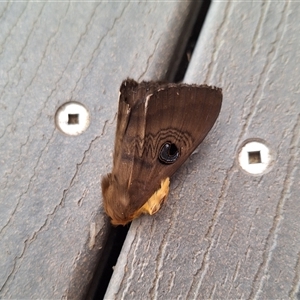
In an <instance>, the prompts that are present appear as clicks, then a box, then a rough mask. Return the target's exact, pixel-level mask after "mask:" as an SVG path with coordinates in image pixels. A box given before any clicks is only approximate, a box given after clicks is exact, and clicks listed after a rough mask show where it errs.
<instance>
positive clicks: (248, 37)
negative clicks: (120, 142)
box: [106, 1, 300, 299]
mask: <svg viewBox="0 0 300 300" xmlns="http://www.w3.org/2000/svg"><path fill="white" fill-rule="evenodd" d="M299 14H300V6H299V4H298V3H295V2H287V1H280V2H276V3H275V2H264V1H262V2H253V3H249V2H240V3H239V2H237V1H227V2H216V3H213V4H212V6H211V9H210V11H209V15H208V17H207V21H206V23H205V26H204V28H203V30H202V32H201V36H200V40H199V41H198V45H197V48H196V50H195V53H194V56H193V58H192V61H191V63H190V67H189V70H188V72H187V75H186V81H187V82H193V83H207V84H214V85H217V86H220V87H222V88H223V93H224V100H223V107H222V110H221V114H220V117H219V119H218V121H217V123H216V125H215V127H214V129H213V130H212V131H211V133H209V135H208V136H207V138H206V139H205V141H204V142H203V144H202V145H201V146H200V147H199V148H198V151H197V153H195V154H194V155H192V156H191V158H190V160H189V161H188V162H187V163H186V164H185V165H184V166H182V168H181V169H180V170H179V171H178V173H177V174H176V176H174V178H173V180H172V184H171V194H170V196H169V199H168V201H167V203H166V205H165V206H164V207H163V209H162V210H161V211H160V212H159V213H158V214H157V215H155V216H154V217H150V216H144V217H142V218H140V219H138V220H136V221H134V222H133V223H132V225H131V228H130V231H129V234H128V236H127V239H126V241H125V244H124V247H123V249H122V253H121V255H120V257H119V260H118V262H117V265H116V267H115V271H114V274H113V277H112V280H111V282H110V285H109V288H108V291H107V293H106V298H107V299H288V298H299V272H300V259H299V253H300V230H299V229H300V218H299V211H300V202H299V195H300V190H299V189H300V184H299V183H300V182H299V181H300V174H299V173H300V172H299V163H300V162H299V158H300V157H299V149H300V145H299V144H300V141H299V139H300V115H299V113H300V100H299V76H300V73H299V67H298V66H299V64H300V55H299V53H300V52H299V45H300V44H299V25H298V24H299ZM248 138H261V139H264V140H265V141H266V142H267V143H268V144H269V145H270V147H271V149H273V150H274V152H275V154H276V159H275V163H274V165H273V168H272V169H271V171H270V172H269V173H267V174H264V175H263V176H251V175H248V174H246V173H245V172H243V171H241V169H240V168H239V166H238V163H237V160H236V158H237V152H238V148H239V146H240V145H241V144H242V143H243V142H244V141H245V140H246V139H248Z"/></svg>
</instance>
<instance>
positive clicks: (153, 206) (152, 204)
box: [135, 177, 170, 216]
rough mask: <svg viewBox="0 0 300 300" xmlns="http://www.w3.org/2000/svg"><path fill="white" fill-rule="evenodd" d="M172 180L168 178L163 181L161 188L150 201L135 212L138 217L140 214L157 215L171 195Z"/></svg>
mask: <svg viewBox="0 0 300 300" xmlns="http://www.w3.org/2000/svg"><path fill="white" fill-rule="evenodd" d="M169 185H170V178H169V177H167V178H165V179H163V180H162V181H161V184H160V188H159V189H158V190H157V191H156V192H155V193H154V194H153V195H152V196H151V197H150V198H149V199H148V201H147V202H146V203H145V204H144V205H143V206H142V207H141V208H140V209H139V210H138V211H136V212H135V215H136V216H139V215H140V214H142V213H143V214H149V215H153V214H155V213H157V212H158V211H159V210H160V208H161V206H162V204H163V203H164V201H165V200H166V198H167V196H168V194H169Z"/></svg>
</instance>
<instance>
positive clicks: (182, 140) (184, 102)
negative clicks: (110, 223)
mask: <svg viewBox="0 0 300 300" xmlns="http://www.w3.org/2000/svg"><path fill="white" fill-rule="evenodd" d="M221 104H222V91H221V89H217V88H214V87H209V86H206V85H202V86H197V85H186V84H180V85H178V84H176V85H175V84H167V85H165V86H161V87H159V88H157V89H156V90H151V91H150V92H149V91H148V93H146V94H145V97H144V99H143V100H142V101H140V102H139V104H138V105H135V106H134V107H133V109H132V111H131V116H130V121H129V124H128V128H127V133H129V132H130V134H125V136H124V141H125V145H126V144H127V146H126V147H128V148H130V149H131V151H132V154H133V157H132V158H131V159H132V160H131V162H132V164H131V167H132V168H131V171H130V179H129V185H128V193H129V198H130V200H131V206H132V207H136V208H140V207H141V206H143V205H144V203H145V202H146V201H147V200H148V198H150V197H151V195H152V194H153V193H154V192H155V191H156V190H157V189H158V188H159V187H160V183H161V180H163V179H165V178H166V177H170V176H171V175H172V174H173V173H174V172H175V171H176V170H177V169H178V168H179V167H180V166H181V165H182V164H183V163H184V162H185V161H186V159H187V158H188V157H189V155H190V154H191V153H192V152H193V151H194V150H195V149H196V147H197V146H198V145H199V144H200V143H201V141H202V140H203V139H204V138H205V136H206V135H207V134H208V132H209V131H210V129H211V128H212V127H213V125H214V123H215V121H216V119H217V117H218V115H219V112H220V109H221ZM136 126H138V127H139V128H136ZM166 142H169V143H172V144H174V145H176V147H177V149H178V150H179V154H180V155H179V158H178V159H177V160H176V161H175V162H174V163H172V164H163V163H161V162H160V161H159V159H158V157H159V153H160V151H161V148H162V147H163V145H164V144H165V143H166ZM129 145H131V146H129ZM133 145H134V146H133ZM132 147H133V148H132Z"/></svg>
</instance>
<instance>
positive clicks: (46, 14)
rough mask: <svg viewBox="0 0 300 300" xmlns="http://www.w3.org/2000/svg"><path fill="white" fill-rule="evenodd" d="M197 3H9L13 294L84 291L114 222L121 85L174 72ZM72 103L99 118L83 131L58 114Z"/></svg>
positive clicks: (5, 238)
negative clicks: (107, 193)
mask: <svg viewBox="0 0 300 300" xmlns="http://www.w3.org/2000/svg"><path fill="white" fill-rule="evenodd" d="M197 7H199V3H196V4H195V3H191V2H189V3H188V2H172V3H154V2H149V3H146V2H140V3H137V2H132V3H130V2H126V1H123V2H107V1H104V2H102V3H101V2H98V1H96V2H93V3H76V2H61V3H51V2H49V3H46V2H40V3H29V2H27V3H26V2H22V3H14V2H6V3H4V2H3V3H1V4H0V28H1V33H0V43H1V51H0V72H1V76H0V80H1V81H0V90H1V92H0V99H1V100H0V108H1V122H0V132H1V134H0V136H1V140H0V142H1V147H0V151H1V153H0V157H1V168H0V172H1V176H0V180H1V183H0V184H1V197H0V206H1V207H0V297H1V298H11V299H12V298H14V299H15V298H30V299H35V298H47V299H50V298H52V299H53V298H63V297H66V296H68V298H72V299H73V298H74V299H75V298H81V297H83V296H84V294H85V292H86V289H87V285H88V284H89V282H90V279H91V277H92V275H93V272H94V268H95V266H96V265H97V261H98V259H99V258H100V257H101V255H102V254H103V252H102V251H103V249H104V246H105V241H106V237H107V234H108V233H109V228H110V225H109V224H108V219H107V217H106V216H105V215H104V213H103V209H102V207H101V205H100V204H101V191H100V177H101V175H103V174H105V173H107V172H109V171H110V169H111V165H112V151H113V141H114V132H115V116H116V111H117V99H118V93H119V86H120V84H121V82H122V80H123V79H125V78H126V77H127V76H131V77H133V78H134V79H136V80H141V79H142V78H143V79H150V78H151V79H164V78H165V77H166V76H171V74H172V72H173V69H172V67H171V68H170V67H169V66H170V65H171V66H176V61H177V59H178V57H177V56H178V55H179V56H180V54H181V53H182V50H183V49H182V48H180V47H179V48H178V44H179V38H180V37H183V33H187V32H188V31H189V26H190V23H189V22H190V21H191V18H192V17H191V16H192V15H191V14H192V13H194V12H195V10H197ZM187 37H188V36H186V37H184V41H185V40H186V39H187ZM184 41H183V42H182V40H180V45H183V46H184ZM175 49H176V51H175ZM70 100H73V101H78V102H80V103H82V104H84V105H85V106H86V108H87V109H88V111H89V113H90V119H91V123H90V126H89V128H88V129H87V130H86V131H85V132H84V133H83V134H81V135H78V136H76V137H75V136H67V135H64V134H62V133H61V132H60V131H59V130H57V129H56V128H55V122H54V115H55V112H56V110H57V109H58V108H59V107H60V105H62V104H63V103H65V102H68V101H70Z"/></svg>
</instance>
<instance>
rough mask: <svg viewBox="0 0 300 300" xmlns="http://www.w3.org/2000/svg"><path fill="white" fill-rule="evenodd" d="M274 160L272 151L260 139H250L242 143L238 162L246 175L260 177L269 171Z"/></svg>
mask: <svg viewBox="0 0 300 300" xmlns="http://www.w3.org/2000/svg"><path fill="white" fill-rule="evenodd" d="M273 160H274V158H273V155H272V151H271V150H270V148H269V147H268V146H267V145H266V143H265V142H264V141H263V140H261V139H251V140H247V141H245V142H244V143H243V145H242V147H241V148H240V150H239V155H238V161H239V164H240V166H241V168H242V169H243V170H244V171H246V172H247V173H250V174H253V175H260V174H263V173H266V172H268V171H269V170H270V166H271V165H272V162H273Z"/></svg>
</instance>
